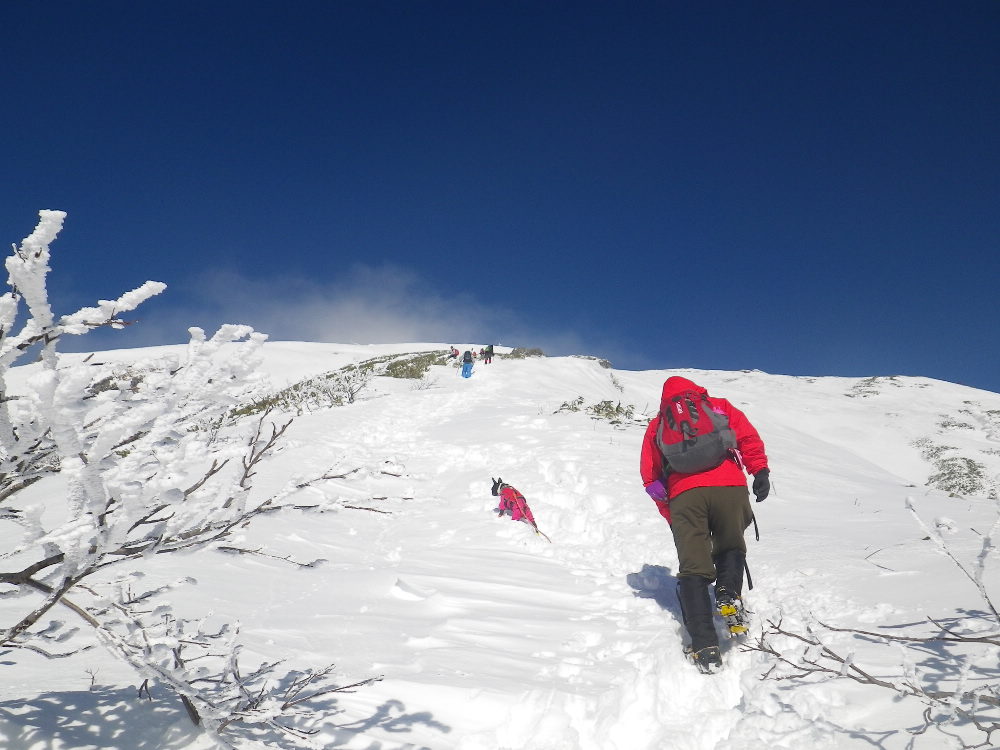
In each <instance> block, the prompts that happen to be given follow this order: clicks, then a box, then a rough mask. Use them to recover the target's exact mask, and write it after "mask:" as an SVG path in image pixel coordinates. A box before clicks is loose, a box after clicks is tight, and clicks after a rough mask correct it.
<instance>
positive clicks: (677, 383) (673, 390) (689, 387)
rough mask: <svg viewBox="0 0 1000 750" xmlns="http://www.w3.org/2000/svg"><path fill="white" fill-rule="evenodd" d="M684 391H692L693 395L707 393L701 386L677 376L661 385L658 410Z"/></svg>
mask: <svg viewBox="0 0 1000 750" xmlns="http://www.w3.org/2000/svg"><path fill="white" fill-rule="evenodd" d="M685 391H694V392H695V393H708V390H707V389H705V388H703V387H702V386H700V385H698V384H697V383H694V382H692V381H690V380H688V379H687V378H682V377H679V376H677V375H674V376H673V377H669V378H667V382H665V383H664V384H663V394H662V395H661V396H660V408H661V409H662V408H663V407H664V406H666V404H667V402H668V401H670V399H672V398H673V397H674V396H676V395H678V394H680V393H684V392H685Z"/></svg>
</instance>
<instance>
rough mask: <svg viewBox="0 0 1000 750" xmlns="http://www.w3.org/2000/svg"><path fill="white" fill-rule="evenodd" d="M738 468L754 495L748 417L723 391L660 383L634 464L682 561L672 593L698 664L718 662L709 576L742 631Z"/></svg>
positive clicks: (733, 628) (761, 492) (764, 475)
mask: <svg viewBox="0 0 1000 750" xmlns="http://www.w3.org/2000/svg"><path fill="white" fill-rule="evenodd" d="M744 468H745V469H746V471H748V472H749V473H750V474H753V476H754V480H753V492H754V495H756V497H757V502H758V503H759V502H761V501H762V500H763V499H764V498H766V497H767V495H768V493H769V492H770V489H771V483H770V480H769V478H768V475H769V473H770V471H769V469H768V466H767V455H766V454H765V453H764V443H763V441H762V440H761V439H760V435H758V434H757V430H756V429H755V428H754V426H753V425H752V424H750V421H749V420H748V419H747V418H746V415H745V414H743V412H741V411H740V410H739V409H737V408H736V407H735V406H733V405H732V404H730V403H729V402H728V401H726V400H725V399H723V398H715V397H711V396H709V395H708V391H706V389H705V388H702V387H701V386H699V385H696V384H695V383H693V382H691V381H690V380H688V379H686V378H681V377H670V378H667V381H666V382H665V383H664V384H663V394H662V396H661V399H660V413H659V414H658V415H657V416H656V417H653V419H652V420H651V421H650V423H649V426H648V427H647V428H646V435H645V437H644V438H643V442H642V457H641V459H640V465H639V470H640V473H641V474H642V483H643V484H644V485H645V487H646V492H647V493H648V494H649V496H650V497H651V498H652V499H653V500H654V501H655V502H656V507H657V509H658V510H659V512H660V515H662V516H663V517H664V518H665V519H667V522H668V523H670V530H671V532H672V533H673V537H674V545H675V546H676V547H677V557H678V560H679V562H680V568H679V570H678V572H677V598H678V599H679V600H680V604H681V612H682V615H683V618H684V626H685V628H687V631H688V635H690V636H691V644H690V651H691V655H692V658H693V659H694V662H695V664H696V665H697V666H698V668H699V669H700V670H701V671H703V672H712V671H715V670H717V669H719V668H720V667H721V666H722V658H721V655H720V653H719V641H718V636H717V635H716V633H715V624H714V622H713V617H712V615H713V608H712V601H711V598H710V596H709V591H708V584H709V583H710V582H711V581H713V580H714V581H715V605H716V610H715V611H716V612H717V613H718V614H721V615H722V616H723V617H724V618H725V620H726V624H727V625H728V626H729V629H730V632H731V633H732V634H734V635H736V634H738V633H743V632H746V615H745V612H744V610H743V602H742V599H741V598H740V597H741V594H742V590H743V570H744V568H745V566H746V552H747V548H746V542H745V541H744V540H743V532H744V530H745V529H746V528H747V527H748V526H749V525H750V523H751V521H753V510H752V509H751V506H750V495H749V493H748V492H747V485H746V475H745V474H744V473H743V472H744Z"/></svg>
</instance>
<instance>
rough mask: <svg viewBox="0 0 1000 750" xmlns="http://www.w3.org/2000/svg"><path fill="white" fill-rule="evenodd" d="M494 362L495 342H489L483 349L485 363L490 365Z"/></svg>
mask: <svg viewBox="0 0 1000 750" xmlns="http://www.w3.org/2000/svg"><path fill="white" fill-rule="evenodd" d="M491 362H493V344H487V345H486V349H485V350H484V351H483V364H484V365H488V364H490V363H491Z"/></svg>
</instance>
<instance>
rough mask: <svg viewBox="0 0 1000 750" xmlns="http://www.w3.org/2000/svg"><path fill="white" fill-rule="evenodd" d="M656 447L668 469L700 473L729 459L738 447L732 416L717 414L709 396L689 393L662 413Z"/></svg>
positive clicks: (674, 401) (674, 398)
mask: <svg viewBox="0 0 1000 750" xmlns="http://www.w3.org/2000/svg"><path fill="white" fill-rule="evenodd" d="M656 444H657V445H658V446H659V448H660V453H661V454H663V460H664V462H665V465H666V468H667V469H668V470H670V471H676V472H679V473H681V474H696V473H698V472H700V471H708V470H709V469H714V468H715V467H716V466H718V465H719V464H721V463H722V462H723V461H725V460H726V459H727V458H729V456H730V455H731V454H730V451H732V450H733V449H735V448H736V435H735V433H733V431H732V429H731V428H730V427H729V417H727V416H726V415H725V414H719V413H718V412H716V411H713V410H712V406H711V404H709V402H708V396H707V395H705V394H704V393H696V392H695V391H685V392H684V393H680V394H678V395H676V396H674V397H673V398H671V399H670V401H669V402H667V404H665V405H664V407H663V409H662V410H661V411H660V426H659V427H658V428H657V430H656ZM664 473H666V472H664Z"/></svg>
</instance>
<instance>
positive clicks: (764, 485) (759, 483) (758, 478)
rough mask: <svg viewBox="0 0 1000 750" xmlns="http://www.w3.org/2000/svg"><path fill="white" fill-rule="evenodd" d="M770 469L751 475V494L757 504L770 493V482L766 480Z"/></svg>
mask: <svg viewBox="0 0 1000 750" xmlns="http://www.w3.org/2000/svg"><path fill="white" fill-rule="evenodd" d="M770 473H771V471H770V469H761V470H760V471H758V472H757V473H756V474H754V475H753V494H754V495H756V496H757V502H758V503H759V502H761V501H763V500H764V498H765V497H767V495H768V493H769V492H770V491H771V480H770V479H768V476H769V475H770Z"/></svg>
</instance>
